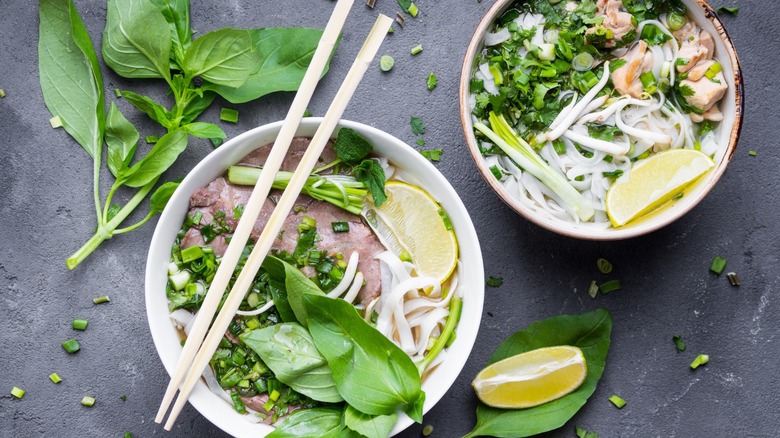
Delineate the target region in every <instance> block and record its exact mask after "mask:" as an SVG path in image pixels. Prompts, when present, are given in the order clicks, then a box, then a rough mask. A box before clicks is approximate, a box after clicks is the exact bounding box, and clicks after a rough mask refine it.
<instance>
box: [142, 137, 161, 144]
mask: <svg viewBox="0 0 780 438" xmlns="http://www.w3.org/2000/svg"><path fill="white" fill-rule="evenodd" d="M144 140H146V144H154V143H157V142H158V141H160V137H158V136H156V135H147V136H146V138H145V139H144Z"/></svg>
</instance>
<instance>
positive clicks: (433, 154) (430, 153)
mask: <svg viewBox="0 0 780 438" xmlns="http://www.w3.org/2000/svg"><path fill="white" fill-rule="evenodd" d="M442 152H444V151H442V150H441V149H431V150H427V151H420V153H421V154H422V156H423V157H425V158H427V159H429V160H431V161H440V160H441V154H442Z"/></svg>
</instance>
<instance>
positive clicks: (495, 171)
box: [490, 164, 504, 181]
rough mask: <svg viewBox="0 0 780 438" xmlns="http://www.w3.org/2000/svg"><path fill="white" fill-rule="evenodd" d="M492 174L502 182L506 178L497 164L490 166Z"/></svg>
mask: <svg viewBox="0 0 780 438" xmlns="http://www.w3.org/2000/svg"><path fill="white" fill-rule="evenodd" d="M490 172H491V173H492V174H493V176H495V177H496V179H497V180H499V181H501V180H502V179H503V178H504V175H503V174H502V173H501V170H500V169H499V168H498V166H496V165H495V164H494V165H492V166H490Z"/></svg>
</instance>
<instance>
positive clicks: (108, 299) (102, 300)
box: [92, 295, 111, 304]
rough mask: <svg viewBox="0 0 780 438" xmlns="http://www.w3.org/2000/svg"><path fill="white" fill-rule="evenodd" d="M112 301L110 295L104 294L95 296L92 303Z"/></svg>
mask: <svg viewBox="0 0 780 438" xmlns="http://www.w3.org/2000/svg"><path fill="white" fill-rule="evenodd" d="M108 302H111V299H110V298H108V295H103V296H102V297H95V298H92V304H103V303H108Z"/></svg>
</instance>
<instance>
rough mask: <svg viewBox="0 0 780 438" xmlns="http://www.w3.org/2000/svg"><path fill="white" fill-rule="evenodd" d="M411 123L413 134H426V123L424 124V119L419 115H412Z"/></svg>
mask: <svg viewBox="0 0 780 438" xmlns="http://www.w3.org/2000/svg"><path fill="white" fill-rule="evenodd" d="M409 125H410V126H411V127H412V134H414V135H423V134H425V125H423V122H422V119H421V118H419V117H417V116H412V118H411V120H410V121H409Z"/></svg>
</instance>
